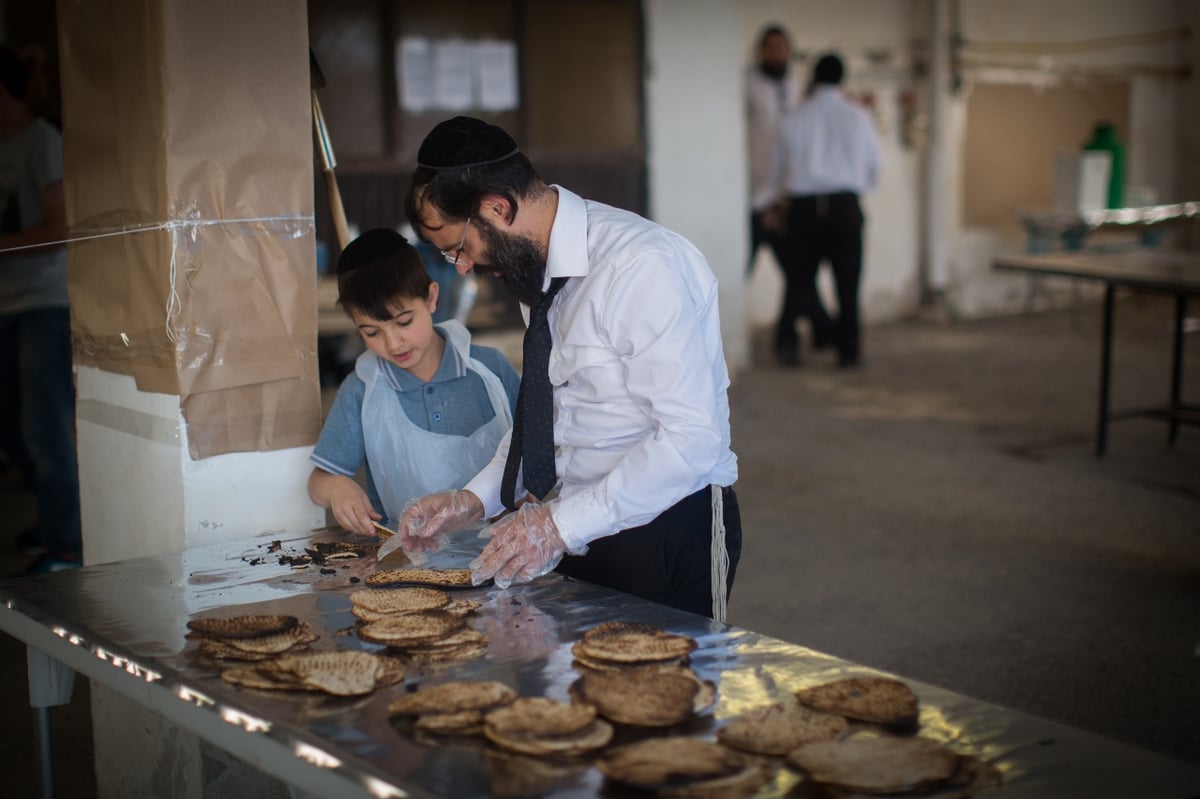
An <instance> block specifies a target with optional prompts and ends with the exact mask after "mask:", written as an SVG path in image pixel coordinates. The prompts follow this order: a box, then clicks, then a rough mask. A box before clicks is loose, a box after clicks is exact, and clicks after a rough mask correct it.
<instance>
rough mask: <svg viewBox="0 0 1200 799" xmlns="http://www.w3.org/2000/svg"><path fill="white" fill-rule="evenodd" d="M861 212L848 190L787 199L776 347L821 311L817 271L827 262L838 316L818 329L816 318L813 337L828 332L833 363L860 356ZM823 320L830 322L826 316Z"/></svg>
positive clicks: (794, 337)
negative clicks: (801, 320) (784, 277)
mask: <svg viewBox="0 0 1200 799" xmlns="http://www.w3.org/2000/svg"><path fill="white" fill-rule="evenodd" d="M862 231H863V214H862V208H861V207H860V206H859V204H858V195H857V194H854V193H853V192H839V193H836V194H817V195H805V196H796V197H792V198H791V200H790V202H789V204H788V221H787V239H786V244H785V248H784V251H785V258H786V259H787V260H786V267H785V271H786V273H787V288H786V292H785V296H784V307H783V311H782V312H781V314H780V318H779V324H778V327H777V329H776V346H777V347H780V346H786V345H787V344H788V343H789V342H790V343H792V345H793V346H794V343H795V341H796V331H795V322H796V319H798V318H799V317H800V316H805V315H811V314H812V313H814V312H815V309H818V308H819V309H820V313H821V314H824V308H823V307H821V304H820V298H819V296H818V294H817V270H818V269H819V268H820V266H821V261H822V260H824V259H828V260H829V265H830V266H831V267H832V268H833V280H834V284H835V286H836V289H837V299H838V315H837V318H836V320H833V321H832V322H831V323H829V324H828V327H826V329H825V331H822V330H821V329H820V328H819V326H818V323H817V321H816V318H814V321H813V329H814V338H817V339H818V340H819V338H820V337H821V336H822V335H824V334H830V335H831V338H832V340H833V344H834V346H835V347H837V352H838V359H839V360H840V361H842V362H848V361H855V360H857V359H858V354H859V339H860V333H859V321H858V287H859V280H860V278H861V276H862V249H863V248H862ZM825 320H827V321H828V320H829V317H828V316H827V315H826V316H825Z"/></svg>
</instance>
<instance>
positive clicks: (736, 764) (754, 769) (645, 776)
mask: <svg viewBox="0 0 1200 799" xmlns="http://www.w3.org/2000/svg"><path fill="white" fill-rule="evenodd" d="M596 768H597V769H599V770H600V773H601V774H603V775H604V776H605V778H606V779H608V780H610V781H612V782H614V783H618V784H621V785H626V786H629V787H631V788H636V789H638V790H641V791H649V792H652V793H654V794H655V795H657V796H669V797H688V798H689V799H733V798H734V797H742V796H750V795H751V794H753V793H755V792H756V791H758V789H759V788H761V787H762V786H763V785H765V784H766V783H767V781H768V780H769V778H770V770H769V769H767V768H766V767H765V766H764V765H763V764H762V763H760V762H759V761H757V760H755V759H753V758H751V757H749V756H747V755H743V754H740V753H738V752H735V751H733V750H732V749H728V748H726V747H724V746H721V745H720V744H715V743H711V742H708V741H699V740H696V739H694V738H651V739H648V740H645V741H641V742H639V743H634V744H628V745H626V746H622V747H618V748H616V749H614V750H612V751H611V752H609V753H607V754H606V755H604V756H603V757H602V758H600V759H599V760H598V761H597V762H596Z"/></svg>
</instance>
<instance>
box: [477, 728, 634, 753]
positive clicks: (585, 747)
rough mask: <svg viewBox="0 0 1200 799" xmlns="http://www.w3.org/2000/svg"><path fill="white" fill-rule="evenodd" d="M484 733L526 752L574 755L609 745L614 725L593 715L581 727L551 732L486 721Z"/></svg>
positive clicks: (501, 744) (505, 745)
mask: <svg viewBox="0 0 1200 799" xmlns="http://www.w3.org/2000/svg"><path fill="white" fill-rule="evenodd" d="M483 734H484V736H485V737H486V738H487V739H488V740H489V741H491V742H492V743H494V744H496V745H497V746H502V747H504V748H505V749H508V750H510V751H513V752H520V753H521V754H525V755H562V756H574V755H581V754H584V753H585V752H593V751H595V750H597V749H603V748H604V747H605V746H608V743H609V741H611V740H612V736H613V728H612V726H611V725H610V724H608V723H607V722H604V721H602V720H600V719H593V720H592V721H591V722H589V723H588V724H586V725H584V726H583V727H582V728H580V729H578V730H572V731H571V732H566V733H559V734H553V735H548V734H543V733H521V732H502V731H500V730H497V729H496V728H495V727H493V726H492V725H491V724H487V723H486V722H485V723H484V726H483Z"/></svg>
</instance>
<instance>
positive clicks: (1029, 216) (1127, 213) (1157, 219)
mask: <svg viewBox="0 0 1200 799" xmlns="http://www.w3.org/2000/svg"><path fill="white" fill-rule="evenodd" d="M1197 216H1200V202H1194V201H1193V202H1179V203H1162V204H1159V205H1142V206H1133V207H1129V208H1097V209H1094V210H1091V211H1053V210H1048V209H1040V210H1035V209H1028V210H1023V211H1020V212H1019V213H1018V214H1017V218H1018V219H1020V220H1021V224H1023V225H1024V226H1025V232H1026V233H1027V234H1028V248H1029V252H1031V253H1036V252H1046V251H1048V250H1053V249H1057V248H1058V247H1059V246H1062V247H1065V248H1066V249H1068V250H1078V249H1081V248H1082V247H1083V246H1084V243H1085V241H1086V239H1087V237H1088V236H1089V235H1091V234H1092V233H1093V232H1095V231H1097V230H1136V231H1138V232H1139V233H1140V234H1141V237H1142V243H1143V244H1145V245H1146V246H1156V245H1157V244H1159V243H1161V242H1160V239H1161V235H1160V234H1161V231H1162V228H1163V227H1164V226H1166V225H1170V224H1176V223H1184V222H1187V221H1188V220H1191V219H1194V218H1196V217H1197Z"/></svg>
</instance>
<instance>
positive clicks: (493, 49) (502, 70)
mask: <svg viewBox="0 0 1200 799" xmlns="http://www.w3.org/2000/svg"><path fill="white" fill-rule="evenodd" d="M475 52H476V64H477V66H478V69H479V107H480V108H481V109H483V110H484V111H511V110H512V109H514V108H516V107H517V104H518V97H517V46H516V44H514V43H513V42H505V41H500V40H498V39H485V40H483V41H481V42H479V43H478V44H477V45H476V49H475Z"/></svg>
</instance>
